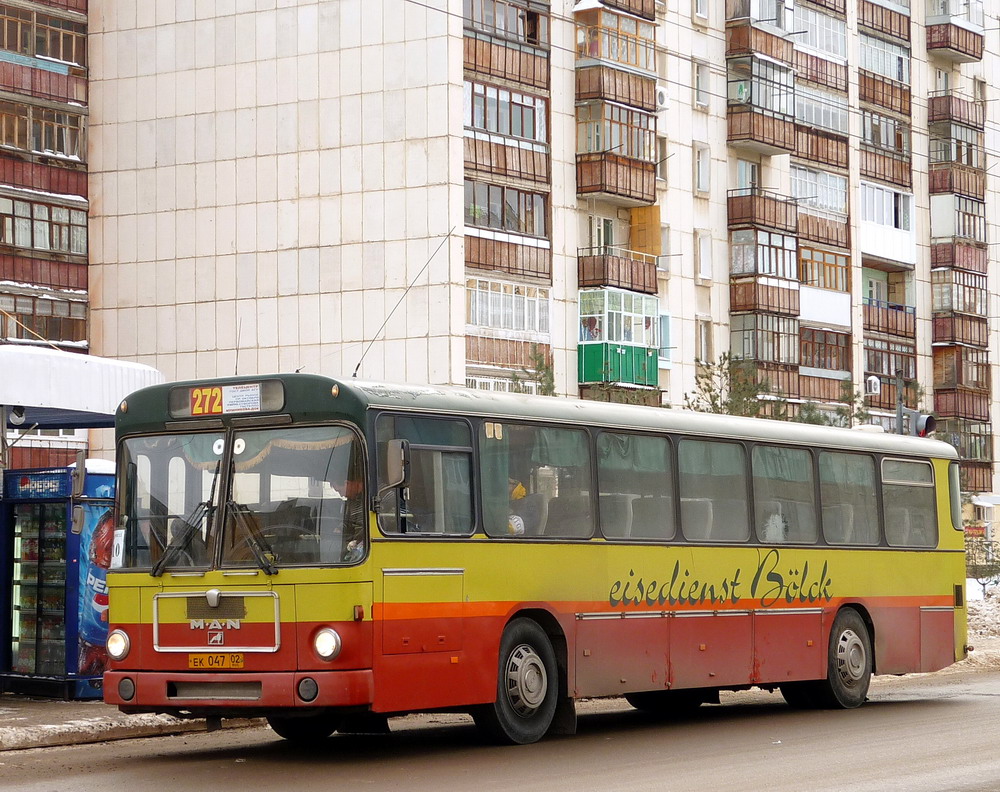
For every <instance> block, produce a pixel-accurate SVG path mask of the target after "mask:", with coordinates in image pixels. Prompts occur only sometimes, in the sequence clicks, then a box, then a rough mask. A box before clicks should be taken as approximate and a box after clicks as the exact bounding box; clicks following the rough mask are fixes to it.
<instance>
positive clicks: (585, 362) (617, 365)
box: [577, 342, 660, 387]
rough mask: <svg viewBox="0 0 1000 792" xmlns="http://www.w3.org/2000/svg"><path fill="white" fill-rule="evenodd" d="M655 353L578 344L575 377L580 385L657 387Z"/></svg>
mask: <svg viewBox="0 0 1000 792" xmlns="http://www.w3.org/2000/svg"><path fill="white" fill-rule="evenodd" d="M658 354H659V353H658V351H657V350H656V349H651V348H649V347H642V346H632V345H630V344H621V343H610V342H608V343H597V344H593V343H591V344H580V346H579V347H577V373H578V375H579V382H580V384H581V385H591V384H594V383H615V384H628V385H644V386H647V387H655V386H656V385H658V384H659V377H660V370H659V363H658Z"/></svg>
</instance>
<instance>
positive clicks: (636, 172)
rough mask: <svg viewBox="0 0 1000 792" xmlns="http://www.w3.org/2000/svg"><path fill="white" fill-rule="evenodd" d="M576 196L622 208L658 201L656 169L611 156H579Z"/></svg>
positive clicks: (650, 163) (643, 162)
mask: <svg viewBox="0 0 1000 792" xmlns="http://www.w3.org/2000/svg"><path fill="white" fill-rule="evenodd" d="M576 192H577V195H579V196H587V197H594V198H602V199H604V200H607V201H610V202H612V203H616V204H619V205H621V206H641V205H643V204H651V203H654V202H655V201H656V166H655V165H654V163H652V162H645V161H643V160H637V159H632V158H630V157H623V156H621V155H619V154H614V153H611V152H606V151H605V152H595V153H585V154H577V155H576Z"/></svg>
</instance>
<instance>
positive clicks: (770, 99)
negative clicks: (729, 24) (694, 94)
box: [727, 58, 795, 118]
mask: <svg viewBox="0 0 1000 792" xmlns="http://www.w3.org/2000/svg"><path fill="white" fill-rule="evenodd" d="M728 66H729V85H728V88H729V91H728V94H727V96H728V99H729V104H731V105H751V106H752V107H753V109H754V110H765V111H767V112H769V113H772V114H774V115H783V116H788V117H789V118H791V117H792V116H794V114H795V72H794V70H793V69H792V68H791V67H790V66H783V65H782V64H780V63H778V62H777V61H772V60H764V59H763V58H730V59H729V61H728Z"/></svg>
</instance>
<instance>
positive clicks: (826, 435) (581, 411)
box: [116, 374, 958, 459]
mask: <svg viewBox="0 0 1000 792" xmlns="http://www.w3.org/2000/svg"><path fill="white" fill-rule="evenodd" d="M266 380H280V381H281V382H283V383H284V386H285V390H286V393H287V401H286V403H285V405H284V407H283V409H282V410H281V412H283V413H290V414H292V415H293V416H296V417H300V418H303V419H307V420H318V419H319V418H320V416H321V415H322V414H323V413H328V412H337V413H347V414H352V415H353V414H357V413H360V412H363V411H366V410H370V409H388V410H406V411H414V410H419V411H424V410H426V411H429V412H433V413H439V414H450V415H482V416H487V417H491V418H496V419H503V420H516V419H519V418H532V419H537V420H545V421H553V422H560V423H570V424H586V425H597V426H604V427H613V428H622V429H640V430H641V429H652V430H663V431H670V432H683V433H691V434H698V435H707V436H715V437H726V438H736V439H743V440H759V441H770V442H783V443H794V444H797V445H816V446H826V447H839V448H847V449H854V450H859V451H861V450H864V451H872V452H878V453H892V454H906V455H916V456H927V457H939V458H944V459H957V458H958V453H957V452H956V450H955V448H954V447H953V446H952V445H950V444H948V443H945V442H942V441H939V440H930V439H925V438H918V437H910V436H905V435H896V434H888V433H883V432H873V431H861V430H859V429H843V428H837V427H829V426H817V425H814V424H803V423H796V422H793V421H774V420H768V419H763V418H744V417H740V416H732V415H713V414H709V413H699V412H693V411H690V410H679V409H667V408H662V407H644V406H638V405H625V404H613V403H609V402H598V401H592V400H585V399H577V398H571V397H552V396H530V395H521V394H512V393H503V392H496V391H482V390H473V389H470V388H462V387H455V386H446V385H404V384H394V383H387V382H366V381H361V380H354V379H339V378H338V379H333V378H328V377H323V376H319V375H315V374H273V375H272V374H268V375H259V376H242V377H229V378H224V379H223V378H220V379H216V380H197V381H187V382H173V383H165V384H163V385H154V386H152V387H149V388H144V389H142V390H140V391H136V392H135V393H133V394H132V395H131V396H129V397H128V398H127V399H126V402H129V403H130V404H131V405H132V406H133V407H134V408H138V409H129V410H128V411H127V412H123V410H122V409H121V408H119V410H118V413H117V416H116V427H117V431H118V433H119V435H120V434H124V433H131V432H140V431H141V432H148V431H153V430H154V426H156V425H158V426H159V427H160V428H162V426H163V422H164V421H169V420H171V419H170V418H169V417H167V398H168V397H167V394H168V393H169V392H170V391H172V390H176V389H178V388H192V387H195V386H200V387H205V386H209V385H227V384H234V385H236V384H250V383H256V382H263V381H266ZM334 386H337V391H338V395H337V396H336V397H331V396H330V394H331V392H332V390H333V388H334ZM320 398H323V399H324V400H329V403H328V404H326V405H323V404H318V403H316V402H317V400H318V399H320ZM153 413H156V414H157V415H156V416H155V417H154V415H153ZM358 418H359V419H360V415H358ZM183 423H184V422H183V421H176V422H173V423H172V425H171V428H179V426H180V425H182V424H183Z"/></svg>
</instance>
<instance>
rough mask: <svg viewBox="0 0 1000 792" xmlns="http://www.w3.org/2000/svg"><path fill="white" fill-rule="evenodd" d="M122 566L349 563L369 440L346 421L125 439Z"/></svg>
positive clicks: (360, 540) (357, 535)
mask: <svg viewBox="0 0 1000 792" xmlns="http://www.w3.org/2000/svg"><path fill="white" fill-rule="evenodd" d="M121 481H122V488H121V515H122V517H121V522H120V524H119V530H118V532H117V533H116V537H115V538H116V544H115V553H114V558H113V560H112V565H113V567H115V568H122V567H127V568H133V569H134V568H139V569H149V570H150V572H151V573H152V574H153V575H159V574H161V573H162V572H163V571H164V570H165V569H183V568H186V567H189V568H200V569H204V568H206V567H214V566H218V565H221V566H226V567H232V566H258V567H261V568H262V569H264V570H265V571H267V572H269V573H273V572H275V571H276V570H277V568H278V567H279V566H282V565H289V564H345V563H353V562H355V561H359V560H361V558H362V557H363V556H364V554H365V537H366V531H365V525H366V514H367V507H366V501H365V496H364V455H363V453H362V447H361V441H360V439H359V438H358V436H357V435H356V434H355V433H354V432H352V431H351V430H350V429H348V428H346V427H343V426H318V427H297V428H291V427H282V428H279V429H273V428H269V429H256V430H244V431H238V432H233V433H232V434H223V433H221V432H211V433H201V434H186V435H158V436H146V437H135V438H129V439H127V440H126V441H125V442H124V443H123V445H122V449H121Z"/></svg>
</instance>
